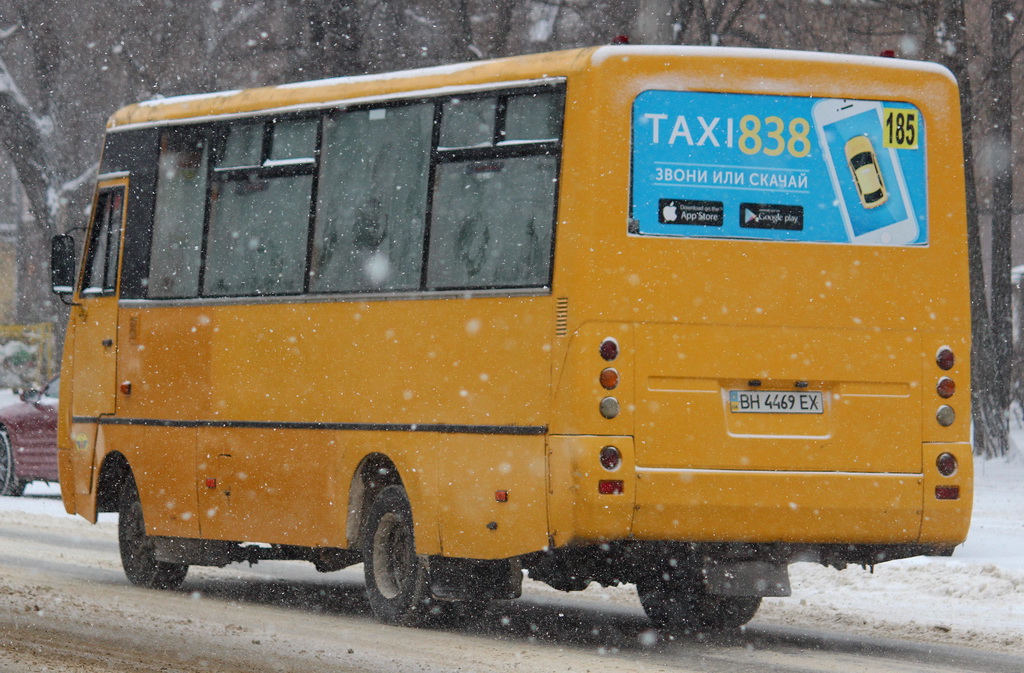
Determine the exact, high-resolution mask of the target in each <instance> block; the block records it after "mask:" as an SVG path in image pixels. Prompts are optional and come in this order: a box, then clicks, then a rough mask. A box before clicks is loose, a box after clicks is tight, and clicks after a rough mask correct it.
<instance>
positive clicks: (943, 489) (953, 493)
mask: <svg viewBox="0 0 1024 673" xmlns="http://www.w3.org/2000/svg"><path fill="white" fill-rule="evenodd" d="M935 499H936V500H959V499H960V487H959V486H936V487H935Z"/></svg>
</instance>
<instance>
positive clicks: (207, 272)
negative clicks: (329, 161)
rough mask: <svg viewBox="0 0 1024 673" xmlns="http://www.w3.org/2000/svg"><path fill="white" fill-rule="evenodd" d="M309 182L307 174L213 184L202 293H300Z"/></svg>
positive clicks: (309, 192)
mask: <svg viewBox="0 0 1024 673" xmlns="http://www.w3.org/2000/svg"><path fill="white" fill-rule="evenodd" d="M312 185H313V176H312V175H298V176H293V177H278V178H271V179H263V178H260V177H258V176H255V175H250V176H248V177H246V178H245V179H241V180H230V181H224V182H217V183H215V184H214V185H213V188H212V189H211V194H210V229H209V237H208V240H207V251H206V264H205V269H204V272H203V274H204V275H203V279H204V280H203V294H204V295H207V296H211V295H212V296H237V295H264V294H295V293H299V292H302V288H303V280H304V275H305V269H306V243H307V238H308V231H309V208H310V198H311V191H312Z"/></svg>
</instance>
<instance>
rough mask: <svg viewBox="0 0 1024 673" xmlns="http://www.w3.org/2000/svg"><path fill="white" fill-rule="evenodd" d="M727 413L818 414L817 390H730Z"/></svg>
mask: <svg viewBox="0 0 1024 673" xmlns="http://www.w3.org/2000/svg"><path fill="white" fill-rule="evenodd" d="M729 411H731V412H732V413H734V414H820V413H822V398H821V391H818V390H730V391H729Z"/></svg>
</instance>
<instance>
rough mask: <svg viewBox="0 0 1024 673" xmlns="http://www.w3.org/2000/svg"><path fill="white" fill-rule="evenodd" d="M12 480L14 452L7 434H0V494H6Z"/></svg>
mask: <svg viewBox="0 0 1024 673" xmlns="http://www.w3.org/2000/svg"><path fill="white" fill-rule="evenodd" d="M14 479H15V477H14V452H13V451H12V450H11V442H10V440H9V439H8V438H7V433H5V432H0V493H6V492H7V489H8V487H10V486H11V484H13V483H14Z"/></svg>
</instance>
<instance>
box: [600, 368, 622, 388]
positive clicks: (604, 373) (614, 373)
mask: <svg viewBox="0 0 1024 673" xmlns="http://www.w3.org/2000/svg"><path fill="white" fill-rule="evenodd" d="M600 381H601V387H602V388H604V389H605V390H615V388H617V387H618V385H619V372H618V370H616V369H613V368H612V367H607V368H605V369H602V370H601V376H600Z"/></svg>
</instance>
